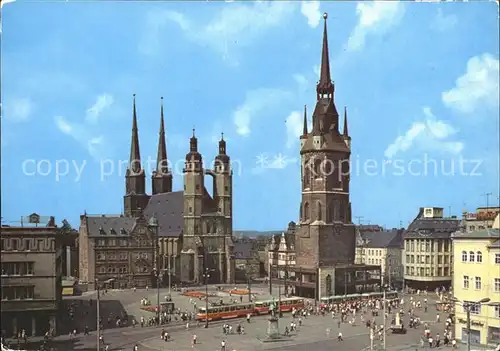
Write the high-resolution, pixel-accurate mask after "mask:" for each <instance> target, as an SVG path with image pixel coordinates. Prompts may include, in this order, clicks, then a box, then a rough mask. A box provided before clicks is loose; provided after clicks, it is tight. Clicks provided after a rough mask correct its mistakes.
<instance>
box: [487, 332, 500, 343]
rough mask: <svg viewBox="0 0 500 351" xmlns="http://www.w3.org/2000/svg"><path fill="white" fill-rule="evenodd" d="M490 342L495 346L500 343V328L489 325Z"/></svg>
mask: <svg viewBox="0 0 500 351" xmlns="http://www.w3.org/2000/svg"><path fill="white" fill-rule="evenodd" d="M488 344H490V345H495V346H496V345H497V344H500V328H498V327H488Z"/></svg>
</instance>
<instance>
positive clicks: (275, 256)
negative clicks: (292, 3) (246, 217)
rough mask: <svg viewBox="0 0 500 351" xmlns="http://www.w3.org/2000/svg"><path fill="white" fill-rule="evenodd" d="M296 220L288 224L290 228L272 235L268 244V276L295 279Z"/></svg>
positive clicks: (270, 277)
mask: <svg viewBox="0 0 500 351" xmlns="http://www.w3.org/2000/svg"><path fill="white" fill-rule="evenodd" d="M295 229H296V224H295V222H290V223H289V224H288V230H287V231H286V232H283V233H281V234H276V235H273V236H271V240H270V242H269V245H268V250H267V254H268V260H267V261H268V265H269V266H268V272H269V273H268V278H269V279H285V278H286V279H289V278H291V279H295V278H294V277H295V273H294V272H293V267H295V260H296V258H295Z"/></svg>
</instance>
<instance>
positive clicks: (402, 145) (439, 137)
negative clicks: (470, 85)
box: [384, 107, 464, 159]
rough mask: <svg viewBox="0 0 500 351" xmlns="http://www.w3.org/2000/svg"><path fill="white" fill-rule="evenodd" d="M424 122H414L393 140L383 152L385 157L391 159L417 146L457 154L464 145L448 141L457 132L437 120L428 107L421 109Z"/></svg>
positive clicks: (427, 149)
mask: <svg viewBox="0 0 500 351" xmlns="http://www.w3.org/2000/svg"><path fill="white" fill-rule="evenodd" d="M423 113H424V115H425V120H424V121H423V122H415V123H413V124H412V126H411V127H410V128H409V129H408V130H407V131H406V133H404V134H403V135H400V136H398V137H397V138H396V140H394V142H393V143H392V144H390V145H389V146H388V147H387V149H386V150H385V153H384V155H385V157H387V158H389V159H390V158H393V157H394V156H396V155H397V154H398V153H402V152H405V151H408V150H409V149H410V148H411V147H413V146H418V147H420V148H421V149H424V150H426V151H440V152H444V153H451V154H459V153H460V152H461V151H462V150H463V148H464V144H463V143H462V142H460V141H452V140H449V138H450V137H451V136H453V135H454V134H456V133H457V132H458V131H457V130H456V129H455V128H453V127H452V126H451V125H449V124H448V123H446V122H444V121H441V120H438V119H437V118H436V116H434V114H433V113H432V111H431V109H430V108H428V107H424V108H423Z"/></svg>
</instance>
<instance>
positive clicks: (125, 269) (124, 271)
mask: <svg viewBox="0 0 500 351" xmlns="http://www.w3.org/2000/svg"><path fill="white" fill-rule="evenodd" d="M97 272H98V273H100V274H105V273H115V274H116V273H118V274H127V273H128V267H127V266H123V267H109V266H99V267H98V268H97Z"/></svg>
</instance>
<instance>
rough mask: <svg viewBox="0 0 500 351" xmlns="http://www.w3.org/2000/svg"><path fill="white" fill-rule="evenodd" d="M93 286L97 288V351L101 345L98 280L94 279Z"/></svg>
mask: <svg viewBox="0 0 500 351" xmlns="http://www.w3.org/2000/svg"><path fill="white" fill-rule="evenodd" d="M95 286H96V290H97V302H96V308H97V316H96V326H97V327H96V331H97V333H96V338H97V340H96V341H97V351H99V348H100V346H101V338H100V336H101V323H100V322H101V320H100V319H101V318H100V314H101V311H100V306H99V305H100V301H101V296H100V291H99V281H98V280H97V278H96V280H95Z"/></svg>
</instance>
